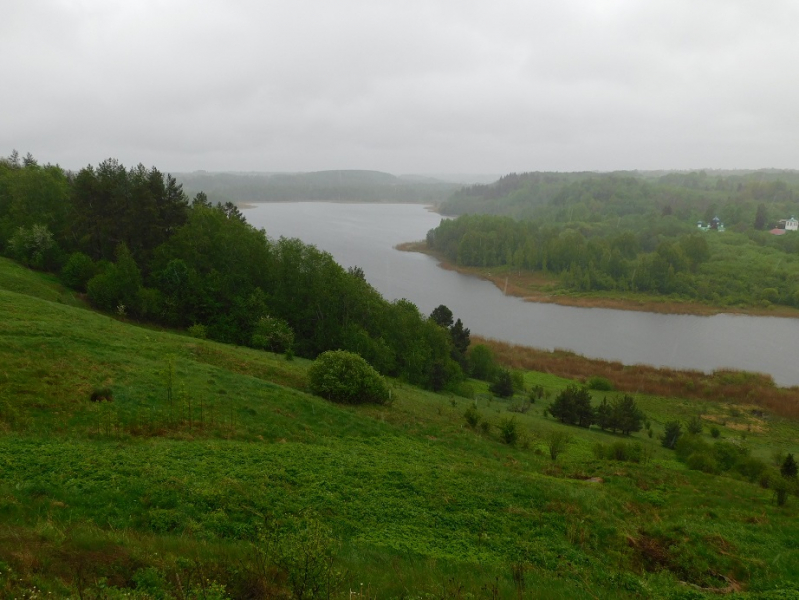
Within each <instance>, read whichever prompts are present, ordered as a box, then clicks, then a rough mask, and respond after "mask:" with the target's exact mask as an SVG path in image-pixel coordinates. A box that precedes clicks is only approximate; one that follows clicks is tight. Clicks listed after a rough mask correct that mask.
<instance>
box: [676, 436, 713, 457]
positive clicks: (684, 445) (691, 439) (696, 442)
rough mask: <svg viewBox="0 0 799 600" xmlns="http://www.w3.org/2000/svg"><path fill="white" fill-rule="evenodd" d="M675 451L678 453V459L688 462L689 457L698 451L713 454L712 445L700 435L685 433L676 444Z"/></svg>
mask: <svg viewBox="0 0 799 600" xmlns="http://www.w3.org/2000/svg"><path fill="white" fill-rule="evenodd" d="M674 451H675V452H676V453H677V460H679V461H682V462H686V461H687V460H688V457H689V456H691V455H692V454H694V453H696V452H704V453H706V454H708V455H710V454H711V448H710V445H709V444H708V443H707V442H705V441H704V440H702V438H700V437H699V436H695V435H683V436H680V439H678V440H677V443H676V444H674Z"/></svg>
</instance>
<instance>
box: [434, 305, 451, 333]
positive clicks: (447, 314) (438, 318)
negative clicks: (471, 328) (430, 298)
mask: <svg viewBox="0 0 799 600" xmlns="http://www.w3.org/2000/svg"><path fill="white" fill-rule="evenodd" d="M430 318H431V319H433V321H434V322H435V323H436V324H437V325H439V326H441V327H443V328H445V329H449V328H450V327H452V323H453V319H452V311H451V310H450V309H449V308H447V307H446V306H444V305H443V304H440V305H439V306H437V307H436V308H434V309H433V312H431V313H430Z"/></svg>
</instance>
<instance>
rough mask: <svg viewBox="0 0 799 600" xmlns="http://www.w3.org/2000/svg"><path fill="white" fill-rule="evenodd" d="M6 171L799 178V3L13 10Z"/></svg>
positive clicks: (1, 41) (1, 141) (284, 4)
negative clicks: (734, 170) (14, 166)
mask: <svg viewBox="0 0 799 600" xmlns="http://www.w3.org/2000/svg"><path fill="white" fill-rule="evenodd" d="M13 4H14V5H13V6H12V7H10V9H9V11H8V14H7V15H5V16H6V17H7V18H4V19H3V20H2V21H1V22H0V52H2V53H3V56H6V57H13V59H12V60H6V61H4V62H3V64H2V66H0V78H2V81H3V82H4V89H5V90H7V92H6V93H4V94H3V96H2V97H0V108H2V110H0V152H2V153H8V152H10V151H11V149H12V148H17V149H19V150H20V151H22V152H27V151H31V152H33V153H34V154H35V155H37V156H39V158H40V159H42V160H46V161H52V162H59V163H61V164H63V165H64V166H67V167H71V168H78V167H81V166H83V165H85V164H87V163H96V162H98V161H100V160H102V159H103V158H106V157H108V156H115V157H118V158H119V159H120V160H122V161H123V162H124V163H126V164H135V163H137V162H144V163H145V164H155V165H157V166H159V167H160V168H162V169H171V170H191V169H207V170H222V169H241V170H314V169H326V168H374V169H381V170H387V171H391V172H414V171H415V172H425V171H428V172H434V171H438V172H443V171H459V172H463V171H470V170H471V171H480V172H486V171H493V172H504V171H511V170H517V171H518V170H537V169H558V170H577V169H628V168H647V169H648V168H690V167H761V166H774V167H798V166H799V164H798V163H799V156H798V155H797V149H796V148H795V144H794V143H793V140H794V139H795V138H796V133H797V128H799V119H798V118H797V117H796V116H795V110H794V107H795V106H796V102H797V100H799V97H798V94H797V85H796V84H795V82H794V81H793V78H792V77H791V74H792V69H793V64H794V62H795V59H796V54H797V50H799V42H797V41H796V40H795V35H794V33H793V31H792V28H793V26H794V25H795V23H796V22H797V18H796V17H797V16H799V15H798V14H797V13H798V9H797V8H796V7H795V5H794V3H792V2H788V1H784V2H774V3H768V4H762V5H758V4H756V3H752V2H748V1H747V0H738V1H722V0H712V1H708V2H702V3H696V2H687V1H681V0H680V1H677V0H668V1H667V0H657V1H652V2H636V1H633V0H616V1H605V2H596V1H588V0H584V1H577V0H573V1H567V2H557V3H552V2H543V1H538V2H521V1H518V2H517V1H513V0H503V1H499V2H492V3H488V2H476V1H471V2H462V1H461V2H456V1H454V0H453V1H450V0H436V1H421V0H418V1H407V2H399V1H388V2H373V1H361V0H340V1H337V2H322V1H314V0H304V1H303V0H300V1H296V0H295V1H283V0H280V1H277V0H270V1H268V2H256V1H245V0H238V1H233V2H230V1H227V2H223V1H213V2H211V1H195V2H189V1H180V2H178V1H174V2H155V1H149V2H148V1H142V2H121V1H116V2H109V1H101V0H96V1H92V0H82V1H81V0H75V1H67V0H64V1H52V2H45V1H41V2H25V3H13Z"/></svg>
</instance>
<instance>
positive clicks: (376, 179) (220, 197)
mask: <svg viewBox="0 0 799 600" xmlns="http://www.w3.org/2000/svg"><path fill="white" fill-rule="evenodd" d="M175 177H176V179H177V180H178V181H179V182H180V183H182V184H183V189H184V191H185V192H186V193H187V194H188V195H189V196H194V195H195V194H196V193H197V192H200V191H203V192H205V193H206V194H207V195H208V198H209V199H210V200H211V201H212V202H228V201H230V202H298V201H308V200H315V201H326V202H409V203H431V204H436V203H439V202H443V201H444V200H446V199H447V198H448V197H449V196H450V195H451V194H452V193H453V192H454V191H455V190H456V189H458V188H459V187H460V184H459V183H454V182H448V181H443V180H440V179H436V178H433V177H425V176H415V175H411V176H407V175H406V176H402V177H397V176H395V175H392V174H390V173H383V172H381V171H366V170H340V171H315V172H310V173H210V172H205V171H199V172H194V173H179V174H176V175H175Z"/></svg>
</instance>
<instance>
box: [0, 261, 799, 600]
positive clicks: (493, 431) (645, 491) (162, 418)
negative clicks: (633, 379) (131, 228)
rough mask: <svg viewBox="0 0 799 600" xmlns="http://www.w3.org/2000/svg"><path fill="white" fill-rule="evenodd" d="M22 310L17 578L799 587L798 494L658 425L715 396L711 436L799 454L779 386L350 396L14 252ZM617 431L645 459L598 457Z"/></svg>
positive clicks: (36, 586) (272, 589) (636, 588)
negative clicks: (686, 460) (66, 281)
mask: <svg viewBox="0 0 799 600" xmlns="http://www.w3.org/2000/svg"><path fill="white" fill-rule="evenodd" d="M0 317H1V318H0V430H1V431H2V433H1V434H0V465H2V470H1V471H0V591H1V592H2V596H3V597H17V598H42V597H72V598H115V597H120V598H121V597H130V598H226V597H234V598H292V597H293V598H322V597H324V598H328V597H330V598H346V597H349V598H381V599H382V598H408V599H411V598H539V597H540V598H625V597H631V598H634V597H639V598H651V597H662V598H699V597H704V596H714V595H716V594H718V593H730V594H736V595H739V596H741V597H750V598H790V597H796V595H797V590H799V552H797V545H798V544H799V542H797V540H799V525H797V518H796V517H797V514H799V499H797V498H795V497H790V498H788V500H787V502H786V503H785V504H784V505H782V506H779V505H778V504H777V503H776V502H775V501H774V491H773V490H772V489H768V488H766V487H763V486H761V485H759V482H758V481H749V480H747V479H746V478H744V477H742V476H738V475H729V474H725V475H713V474H707V473H703V472H700V471H696V470H689V469H688V468H687V467H686V466H685V465H684V464H683V463H681V462H678V461H677V460H676V458H675V453H674V452H673V451H672V450H667V449H665V448H663V447H661V445H660V443H659V441H658V437H659V435H660V434H661V433H662V431H663V428H664V426H665V424H666V423H667V422H668V421H671V420H675V419H676V420H682V421H685V420H688V419H690V418H691V417H694V416H697V415H701V417H702V419H703V422H704V423H705V424H706V429H705V432H703V434H702V435H703V436H704V437H706V438H707V439H708V441H709V442H710V441H711V438H710V435H709V433H708V432H709V428H710V427H711V426H713V427H716V428H717V430H718V435H719V439H721V440H727V441H731V442H732V441H734V443H735V444H744V445H746V446H747V447H748V448H749V449H750V451H751V454H752V456H754V457H757V458H759V459H761V460H762V461H764V462H767V463H769V465H771V466H770V467H769V468H770V469H772V470H774V469H775V463H774V457H775V456H776V455H780V456H782V455H784V454H785V453H788V452H791V453H797V454H799V435H797V423H796V421H794V420H792V419H791V418H789V417H787V416H780V414H778V413H777V412H776V411H770V410H766V409H764V408H763V407H762V406H757V405H755V404H747V403H746V402H743V401H738V400H735V401H724V400H723V399H716V398H714V399H708V400H702V399H697V398H676V397H669V396H662V395H648V394H643V393H642V394H637V395H636V401H637V402H638V404H639V406H640V407H641V408H642V409H643V410H644V412H645V413H646V414H647V417H648V421H649V424H650V428H649V429H648V430H644V431H642V432H640V433H637V434H635V435H633V436H632V437H631V438H626V439H624V438H621V437H620V436H615V435H613V434H610V433H604V432H601V431H598V430H594V429H591V430H585V429H579V428H575V427H568V426H565V425H561V424H560V423H557V422H556V421H555V420H553V419H552V418H551V417H549V416H547V415H546V410H545V409H546V408H547V407H548V406H549V404H550V403H551V402H552V400H553V399H554V396H555V394H556V393H557V392H558V391H560V390H562V389H563V388H565V387H566V386H567V385H569V384H570V383H573V381H570V380H568V379H564V378H561V377H559V376H557V375H555V374H551V373H543V372H536V371H527V372H525V375H524V377H525V384H526V386H527V387H528V388H533V387H534V386H539V389H540V390H541V392H542V398H540V399H538V400H536V402H535V403H533V404H532V405H528V406H526V407H525V412H518V411H519V407H520V403H522V402H523V400H524V398H523V397H521V396H518V397H517V398H514V399H509V400H500V399H497V398H494V397H493V396H492V395H491V394H489V393H488V390H487V388H486V386H485V384H483V383H480V382H476V381H475V382H471V388H472V390H473V392H474V397H473V398H464V397H458V396H450V395H441V394H433V393H429V392H425V391H422V390H419V389H417V388H414V387H410V386H407V385H404V384H402V383H401V382H391V385H392V403H391V404H390V405H388V406H379V407H357V408H356V407H346V406H337V405H334V404H331V403H329V402H326V401H324V400H322V399H320V398H317V397H314V396H311V395H309V394H307V393H306V392H305V391H304V390H305V386H306V370H307V368H308V366H309V364H310V363H309V362H308V361H304V360H300V359H295V360H293V361H286V360H285V359H284V357H282V356H277V355H273V354H270V353H266V352H260V351H256V350H251V349H245V348H238V347H234V346H227V345H222V344H217V343H213V342H208V341H205V340H198V339H194V338H190V337H186V336H184V335H178V334H175V333H171V332H167V331H158V330H153V329H147V328H142V327H138V326H136V325H135V324H131V323H127V322H125V321H124V320H121V319H114V318H111V317H108V316H103V315H99V314H96V313H94V312H91V311H89V310H87V309H85V308H83V307H82V304H81V301H80V299H79V298H76V297H74V296H73V295H71V294H70V293H69V292H66V291H65V290H63V289H62V288H60V287H59V286H58V285H57V284H56V283H55V282H54V281H52V280H50V279H48V278H46V277H43V276H41V275H37V274H33V273H30V272H28V271H26V270H24V269H21V268H20V267H18V266H16V265H15V264H13V263H10V262H8V261H0ZM617 393H618V392H612V391H611V392H593V395H594V398H593V399H594V402H596V403H598V402H599V401H601V399H602V398H604V397H608V398H610V399H612V398H613V397H614V396H615V395H616V394H617ZM93 395H94V396H95V400H97V401H92V399H91V398H92V396H93ZM470 407H472V410H473V411H475V412H476V413H477V415H478V416H479V424H476V425H475V426H470V425H469V424H468V423H467V420H466V419H465V418H464V415H465V413H466V412H467V410H468V409H469V408H470ZM511 419H512V420H513V421H512V422H513V423H514V427H515V430H516V434H517V435H516V439H515V441H514V443H512V444H509V443H505V442H507V441H508V438H507V437H506V436H505V432H506V430H507V424H508V423H509V422H510V421H511ZM648 431H651V432H652V434H651V437H650V434H649V433H648ZM558 432H562V433H565V434H567V436H568V438H569V440H568V443H567V445H566V446H565V449H564V450H563V451H562V453H561V454H560V455H558V456H557V457H556V459H555V460H553V459H552V458H551V455H550V446H551V440H552V439H553V433H558ZM618 441H622V442H624V444H626V446H625V447H626V448H628V449H631V448H633V447H634V446H635V444H638V446H637V448H639V450H638V454H637V456H638V459H637V460H638V462H635V461H631V460H626V461H620V460H609V459H601V458H597V456H598V454H597V452H596V447H597V445H598V444H601V445H603V446H608V447H609V446H611V445H612V444H614V443H615V442H618Z"/></svg>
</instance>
